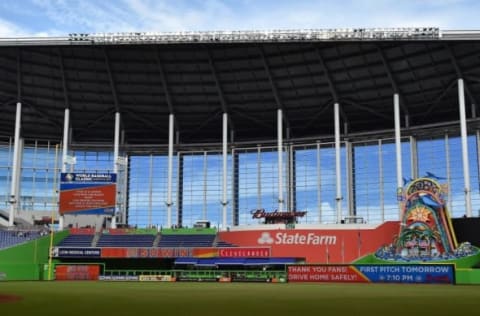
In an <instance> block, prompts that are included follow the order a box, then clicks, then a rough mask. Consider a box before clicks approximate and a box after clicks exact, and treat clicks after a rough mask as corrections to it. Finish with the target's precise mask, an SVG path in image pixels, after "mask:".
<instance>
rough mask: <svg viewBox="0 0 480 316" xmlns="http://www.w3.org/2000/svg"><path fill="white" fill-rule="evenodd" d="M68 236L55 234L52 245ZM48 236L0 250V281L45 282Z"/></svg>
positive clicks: (65, 233)
mask: <svg viewBox="0 0 480 316" xmlns="http://www.w3.org/2000/svg"><path fill="white" fill-rule="evenodd" d="M68 234H69V232H68V231H62V232H59V233H56V234H55V235H54V237H53V244H54V245H55V244H57V243H59V242H60V241H61V240H62V239H63V238H65V237H66V236H67V235H68ZM49 248H50V236H45V237H41V238H38V239H35V240H32V241H30V242H28V243H25V244H21V245H18V246H15V247H11V248H7V249H3V250H0V280H7V281H12V280H46V279H47V278H48V253H49Z"/></svg>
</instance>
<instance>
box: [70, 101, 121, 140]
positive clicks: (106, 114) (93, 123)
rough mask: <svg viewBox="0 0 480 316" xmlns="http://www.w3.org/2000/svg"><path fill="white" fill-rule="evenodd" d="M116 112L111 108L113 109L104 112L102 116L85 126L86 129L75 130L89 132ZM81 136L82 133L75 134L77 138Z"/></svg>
mask: <svg viewBox="0 0 480 316" xmlns="http://www.w3.org/2000/svg"><path fill="white" fill-rule="evenodd" d="M115 112H117V110H116V109H115V108H114V107H113V108H110V110H108V111H105V113H103V114H102V115H100V116H99V117H97V118H96V119H95V120H93V121H91V122H90V123H88V124H87V126H86V127H84V128H82V127H80V128H77V129H78V130H90V129H92V128H93V127H94V126H96V125H97V124H98V123H100V122H101V121H103V120H104V119H106V118H107V117H109V116H110V117H111V116H113V114H114V113H115ZM81 135H82V132H79V133H78V134H77V136H78V137H80V136H81Z"/></svg>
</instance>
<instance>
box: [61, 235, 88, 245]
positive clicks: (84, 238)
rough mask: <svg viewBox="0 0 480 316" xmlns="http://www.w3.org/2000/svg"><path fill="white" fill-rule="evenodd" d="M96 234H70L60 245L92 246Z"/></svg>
mask: <svg viewBox="0 0 480 316" xmlns="http://www.w3.org/2000/svg"><path fill="white" fill-rule="evenodd" d="M93 237H94V235H86V234H81V235H77V234H73V235H68V236H67V237H66V238H65V239H64V240H62V242H61V243H60V244H59V245H58V246H59V247H90V246H91V245H92V241H93Z"/></svg>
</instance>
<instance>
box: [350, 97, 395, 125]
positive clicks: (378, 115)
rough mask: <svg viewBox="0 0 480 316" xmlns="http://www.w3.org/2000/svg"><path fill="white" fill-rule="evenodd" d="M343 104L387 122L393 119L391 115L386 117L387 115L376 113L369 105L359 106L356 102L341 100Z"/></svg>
mask: <svg viewBox="0 0 480 316" xmlns="http://www.w3.org/2000/svg"><path fill="white" fill-rule="evenodd" d="M341 101H342V103H346V104H350V105H351V106H353V107H355V108H357V109H359V110H362V111H365V112H368V113H370V114H372V115H374V116H377V117H381V118H384V119H386V120H391V119H392V117H391V116H389V115H386V114H382V113H379V112H377V111H375V110H374V109H372V108H370V107H368V106H367V105H362V104H359V103H357V102H355V101H354V100H350V99H341Z"/></svg>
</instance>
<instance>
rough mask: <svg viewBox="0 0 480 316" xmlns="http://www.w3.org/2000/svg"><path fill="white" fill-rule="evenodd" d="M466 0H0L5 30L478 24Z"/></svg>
mask: <svg viewBox="0 0 480 316" xmlns="http://www.w3.org/2000/svg"><path fill="white" fill-rule="evenodd" d="M479 9H480V3H477V2H475V1H468V0H424V1H408V0H405V1H394V0H383V1H379V0H376V1H373V0H356V1H353V0H345V1H313V0H297V1H295V2H292V1H286V0H276V1H252V0H242V1H222V0H203V1H202V0H176V1H167V0H117V1H94V0H82V1H80V0H69V1H66V0H26V1H21V2H18V1H16V2H15V1H4V2H2V3H0V19H3V20H0V35H2V36H9V37H15V36H19V35H29V36H32V35H49V36H52V35H67V34H68V33H75V32H76V33H81V32H85V33H95V32H131V31H137V32H138V31H150V32H170V31H207V30H255V29H263V30H268V29H309V28H315V29H321V28H343V27H350V28H352V27H412V26H438V27H440V28H442V29H475V28H478V26H477V24H476V18H477V17H476V12H478V10H479Z"/></svg>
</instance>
